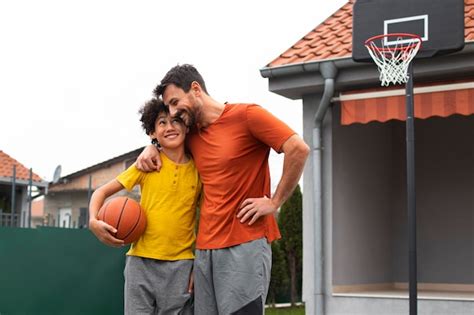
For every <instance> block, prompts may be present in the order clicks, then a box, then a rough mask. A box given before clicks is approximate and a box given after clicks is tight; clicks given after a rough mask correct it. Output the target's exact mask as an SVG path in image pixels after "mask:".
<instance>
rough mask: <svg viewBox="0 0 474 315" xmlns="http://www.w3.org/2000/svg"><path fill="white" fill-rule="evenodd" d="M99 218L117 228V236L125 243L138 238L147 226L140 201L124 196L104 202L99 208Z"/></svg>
mask: <svg viewBox="0 0 474 315" xmlns="http://www.w3.org/2000/svg"><path fill="white" fill-rule="evenodd" d="M98 219H99V220H101V221H104V222H105V223H107V224H109V225H111V226H113V227H114V228H116V229H117V233H116V234H115V237H116V238H118V239H120V240H123V241H124V242H125V244H130V243H133V242H135V241H136V240H138V239H139V238H140V236H141V235H142V234H143V232H144V231H145V228H146V216H145V211H143V209H142V207H141V206H140V204H139V203H138V202H136V201H135V200H133V199H131V198H128V197H124V196H120V197H115V198H112V199H109V200H108V201H107V202H106V203H104V205H103V206H102V207H101V208H100V210H99V214H98Z"/></svg>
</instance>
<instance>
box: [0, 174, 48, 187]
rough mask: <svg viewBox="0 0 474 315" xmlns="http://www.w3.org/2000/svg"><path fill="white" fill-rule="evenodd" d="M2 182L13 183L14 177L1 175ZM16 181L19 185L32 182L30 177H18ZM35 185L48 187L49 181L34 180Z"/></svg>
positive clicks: (0, 181) (26, 184)
mask: <svg viewBox="0 0 474 315" xmlns="http://www.w3.org/2000/svg"><path fill="white" fill-rule="evenodd" d="M0 183H4V184H11V183H12V177H3V176H0ZM15 183H16V184H17V185H21V186H28V185H29V184H30V181H29V180H28V179H18V178H17V179H16V180H15ZM32 184H33V186H36V187H45V188H46V187H48V184H49V183H48V182H46V181H43V182H35V181H33V182H32Z"/></svg>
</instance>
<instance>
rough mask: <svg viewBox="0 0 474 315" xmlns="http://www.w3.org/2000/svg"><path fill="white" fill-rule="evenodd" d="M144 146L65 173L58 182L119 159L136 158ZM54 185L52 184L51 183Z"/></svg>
mask: <svg viewBox="0 0 474 315" xmlns="http://www.w3.org/2000/svg"><path fill="white" fill-rule="evenodd" d="M144 148H145V147H139V148H138V149H135V150H133V151H130V152H127V153H124V154H121V155H119V156H116V157H113V158H111V159H108V160H106V161H103V162H100V163H97V164H94V165H92V166H89V167H86V168H84V169H82V170H79V171H77V172H74V173H71V174H69V175H66V176H62V177H61V178H60V179H59V183H61V182H63V181H64V179H71V178H74V177H79V176H82V175H84V174H88V173H90V172H93V171H95V170H98V169H100V168H103V167H106V166H108V165H110V164H114V163H116V162H119V161H123V160H128V159H131V158H137V157H138V155H140V153H141V152H142V151H143V149H144ZM53 186H54V184H53Z"/></svg>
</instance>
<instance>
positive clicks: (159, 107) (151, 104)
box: [138, 98, 169, 135]
mask: <svg viewBox="0 0 474 315" xmlns="http://www.w3.org/2000/svg"><path fill="white" fill-rule="evenodd" d="M138 113H139V114H140V115H141V117H140V121H141V122H142V127H143V129H144V130H145V133H146V134H147V135H150V134H152V133H153V132H155V122H156V119H157V118H158V116H159V115H160V114H161V113H166V114H167V115H169V110H168V107H166V106H165V104H164V103H163V101H162V100H161V99H159V98H152V99H151V100H149V101H148V102H146V103H145V105H143V106H142V107H141V108H140V110H139V111H138Z"/></svg>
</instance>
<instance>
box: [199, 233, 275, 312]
mask: <svg viewBox="0 0 474 315" xmlns="http://www.w3.org/2000/svg"><path fill="white" fill-rule="evenodd" d="M271 265H272V250H271V246H270V244H268V242H267V240H266V238H261V239H258V240H255V241H251V242H248V243H244V244H240V245H237V246H232V247H228V248H223V249H211V250H196V258H195V260H194V312H195V314H196V315H218V314H219V315H229V314H246V315H261V314H263V313H264V310H265V308H264V304H265V299H266V297H267V293H268V286H269V283H270V273H271Z"/></svg>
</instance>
